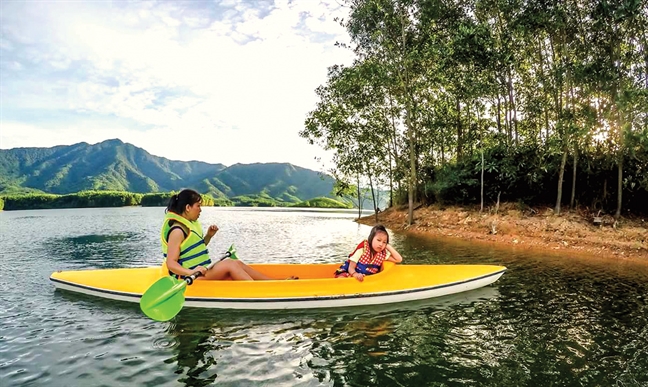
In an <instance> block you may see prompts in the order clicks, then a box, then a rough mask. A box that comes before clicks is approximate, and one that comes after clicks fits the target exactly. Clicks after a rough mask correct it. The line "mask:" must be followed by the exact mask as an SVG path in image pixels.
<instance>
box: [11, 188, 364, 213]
mask: <svg viewBox="0 0 648 387" xmlns="http://www.w3.org/2000/svg"><path fill="white" fill-rule="evenodd" d="M172 195H173V192H155V193H146V194H142V193H135V192H127V191H80V192H76V193H70V194H64V195H59V194H48V193H26V194H13V195H7V194H5V195H1V194H0V210H7V211H14V210H39V209H58V208H104V207H130V206H142V207H160V206H164V207H165V206H166V205H167V203H168V202H169V199H170V198H171V196H172ZM202 203H203V206H213V207H286V208H290V207H300V208H301V207H304V208H340V209H353V207H352V206H351V205H350V204H349V203H344V202H341V201H339V200H336V199H332V198H329V197H316V198H312V199H309V200H304V201H301V202H284V201H279V200H277V199H275V198H271V197H269V196H268V195H267V194H261V195H240V196H236V197H233V198H214V197H212V196H210V195H206V194H202Z"/></svg>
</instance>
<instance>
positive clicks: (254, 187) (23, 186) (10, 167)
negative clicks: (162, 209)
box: [0, 139, 333, 202]
mask: <svg viewBox="0 0 648 387" xmlns="http://www.w3.org/2000/svg"><path fill="white" fill-rule="evenodd" d="M182 188H193V189H196V190H197V191H199V192H201V193H209V194H211V195H212V196H214V197H216V198H218V197H222V198H227V197H229V198H231V197H235V196H241V195H257V194H264V193H265V194H266V195H268V196H270V197H272V198H276V199H278V200H281V201H285V202H296V201H300V200H309V199H312V198H314V197H318V196H330V193H331V190H332V188H333V179H332V178H331V177H329V176H324V177H323V178H322V176H321V175H320V173H318V172H316V171H312V170H310V169H306V168H301V167H298V166H295V165H292V164H289V163H255V164H234V165H232V166H230V167H226V166H225V165H223V164H209V163H205V162H201V161H175V160H169V159H166V158H164V157H158V156H154V155H151V154H150V153H148V152H147V151H146V150H144V149H142V148H138V147H136V146H134V145H132V144H128V143H124V142H122V141H120V140H117V139H113V140H106V141H103V142H101V143H98V144H93V145H90V144H88V143H85V142H81V143H78V144H73V145H69V146H63V145H59V146H55V147H51V148H13V149H0V193H15V192H34V191H36V192H37V191H42V192H47V193H55V194H66V193H73V192H78V191H82V190H115V191H129V192H137V193H151V192H167V191H172V190H176V191H177V190H180V189H182Z"/></svg>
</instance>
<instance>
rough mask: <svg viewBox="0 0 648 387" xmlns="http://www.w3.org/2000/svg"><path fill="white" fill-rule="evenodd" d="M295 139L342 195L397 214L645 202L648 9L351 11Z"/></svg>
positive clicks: (509, 0)
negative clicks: (323, 159) (325, 161)
mask: <svg viewBox="0 0 648 387" xmlns="http://www.w3.org/2000/svg"><path fill="white" fill-rule="evenodd" d="M343 4H344V6H346V7H348V8H349V10H350V13H349V17H348V18H345V19H340V20H338V21H339V23H341V25H343V26H344V27H345V28H346V30H347V31H348V33H349V36H350V42H349V43H339V45H340V46H341V47H344V48H345V49H348V50H353V52H354V54H355V60H354V62H353V64H351V65H349V66H342V65H334V66H331V67H329V69H328V79H327V81H326V83H325V84H322V85H321V86H319V87H318V88H317V89H316V93H317V96H318V102H317V105H316V107H315V108H314V109H313V110H312V111H311V112H309V113H308V114H307V117H306V119H305V126H304V129H303V130H302V131H301V132H300V136H302V137H303V138H305V139H306V140H307V141H308V142H309V143H311V144H317V145H319V146H321V147H322V148H324V149H327V150H330V151H332V154H333V161H334V164H335V166H334V167H333V168H332V170H331V171H330V173H331V174H332V175H333V176H334V177H335V178H336V179H337V181H338V186H339V187H341V188H340V189H341V190H344V189H346V190H347V191H348V190H353V189H354V188H357V187H360V186H361V185H363V184H364V185H368V186H370V187H371V188H372V190H373V189H374V188H375V187H379V186H382V187H389V189H390V190H391V198H390V201H391V203H392V205H405V204H406V205H407V206H408V207H409V211H408V213H409V215H408V222H409V224H411V223H412V222H413V215H412V213H413V209H414V207H415V206H416V205H419V204H421V203H423V204H431V203H441V204H449V205H450V204H458V205H467V204H468V205H475V206H478V207H479V208H480V209H481V210H485V208H486V207H492V206H495V205H498V204H499V203H500V201H505V202H513V203H518V204H519V205H520V206H522V207H524V206H533V205H541V204H542V205H549V206H551V208H553V211H554V214H557V215H559V214H561V211H564V210H565V208H569V209H573V208H581V209H582V208H585V209H586V210H587V211H589V212H591V213H598V214H600V213H607V214H611V215H613V216H614V217H616V218H618V217H620V216H626V215H629V214H635V215H636V214H641V213H643V214H645V213H647V210H646V208H647V207H648V206H646V205H645V203H646V202H647V201H648V77H647V73H648V32H647V31H648V5H647V4H646V2H645V1H639V0H611V1H608V0H567V1H560V2H559V1H553V0H551V1H548V0H528V1H525V0H506V1H504V0H466V1H438V0H347V1H345V2H343Z"/></svg>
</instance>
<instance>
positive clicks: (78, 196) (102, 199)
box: [3, 191, 142, 210]
mask: <svg viewBox="0 0 648 387" xmlns="http://www.w3.org/2000/svg"><path fill="white" fill-rule="evenodd" d="M3 199H4V201H5V209H6V210H33V209H44V208H87V207H123V206H136V205H139V204H140V201H141V199H142V195H141V194H138V193H132V192H120V191H82V192H78V193H75V194H69V195H54V194H26V195H10V196H4V197H3Z"/></svg>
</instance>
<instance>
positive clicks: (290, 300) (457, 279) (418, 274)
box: [50, 262, 506, 309]
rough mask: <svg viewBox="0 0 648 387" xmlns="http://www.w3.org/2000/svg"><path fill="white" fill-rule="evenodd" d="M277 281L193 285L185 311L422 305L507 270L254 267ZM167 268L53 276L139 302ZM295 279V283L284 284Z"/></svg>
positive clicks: (68, 286)
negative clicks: (352, 271) (353, 272)
mask: <svg viewBox="0 0 648 387" xmlns="http://www.w3.org/2000/svg"><path fill="white" fill-rule="evenodd" d="M251 266H252V267H254V268H255V269H256V270H259V271H260V272H262V273H265V274H267V275H270V276H271V277H273V278H277V280H270V281H229V280H227V281H204V280H203V281H200V280H199V281H195V282H194V284H193V285H191V286H187V288H186V292H185V304H184V305H185V306H187V307H198V308H218V309H312V308H335V307H347V306H364V305H382V304H390V303H398V302H408V301H416V300H424V299H428V298H434V297H441V296H446V295H450V294H455V293H460V292H465V291H469V290H473V289H477V288H481V287H484V286H487V285H490V284H492V283H493V282H495V281H497V280H498V279H499V278H500V277H501V276H502V274H503V273H504V272H505V271H506V267H504V266H495V265H394V264H393V263H391V262H387V263H386V264H385V266H384V268H383V270H382V271H381V272H380V273H378V274H375V275H372V276H368V277H365V280H364V281H363V282H359V281H357V280H356V279H354V278H333V272H334V271H335V270H336V269H337V267H338V266H339V265H337V264H285V265H282V264H258V265H251ZM165 275H167V271H166V268H165V267H164V266H163V267H147V268H131V269H106V270H83V271H67V272H56V273H53V274H52V276H51V277H50V280H51V281H52V282H53V284H54V285H55V286H56V288H58V289H63V290H67V291H72V292H76V293H83V294H88V295H91V296H96V297H102V298H107V299H113V300H120V301H127V302H138V303H139V301H140V298H141V296H142V294H143V293H144V292H145V291H146V289H148V287H149V286H151V285H152V284H153V283H155V282H156V281H157V280H158V279H160V278H162V277H163V276H165ZM290 276H297V277H299V278H300V279H299V280H284V278H288V277H290Z"/></svg>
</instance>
